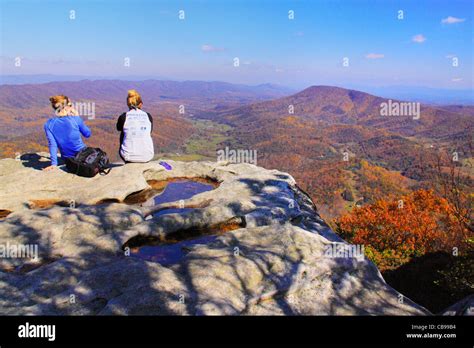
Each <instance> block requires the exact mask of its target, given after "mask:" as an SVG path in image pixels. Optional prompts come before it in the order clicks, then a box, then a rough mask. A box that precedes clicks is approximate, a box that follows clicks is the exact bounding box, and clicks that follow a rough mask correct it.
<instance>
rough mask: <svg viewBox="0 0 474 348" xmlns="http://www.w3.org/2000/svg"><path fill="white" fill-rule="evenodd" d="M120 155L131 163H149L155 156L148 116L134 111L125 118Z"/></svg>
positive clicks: (142, 112)
mask: <svg viewBox="0 0 474 348" xmlns="http://www.w3.org/2000/svg"><path fill="white" fill-rule="evenodd" d="M120 154H121V155H122V157H123V158H124V159H125V160H126V161H129V162H148V161H150V160H152V159H153V156H154V155H155V153H154V150H153V140H152V138H151V122H150V120H149V119H148V114H147V113H146V112H144V111H142V110H140V109H132V110H130V111H129V112H127V114H126V116H125V123H124V125H123V141H122V145H121V146H120Z"/></svg>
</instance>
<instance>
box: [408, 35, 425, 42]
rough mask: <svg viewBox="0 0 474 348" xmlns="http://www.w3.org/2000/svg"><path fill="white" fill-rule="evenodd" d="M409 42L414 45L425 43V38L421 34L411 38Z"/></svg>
mask: <svg viewBox="0 0 474 348" xmlns="http://www.w3.org/2000/svg"><path fill="white" fill-rule="evenodd" d="M411 41H413V42H416V43H423V42H425V41H426V37H425V36H424V35H423V34H418V35H415V36H413V37H412V38H411Z"/></svg>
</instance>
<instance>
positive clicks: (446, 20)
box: [441, 16, 466, 24]
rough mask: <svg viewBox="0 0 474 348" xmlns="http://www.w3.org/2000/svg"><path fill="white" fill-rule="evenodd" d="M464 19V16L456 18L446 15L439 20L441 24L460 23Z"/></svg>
mask: <svg viewBox="0 0 474 348" xmlns="http://www.w3.org/2000/svg"><path fill="white" fill-rule="evenodd" d="M465 20H466V19H465V18H457V17H452V16H448V17H446V18H443V19H442V20H441V23H442V24H455V23H462V22H464V21H465Z"/></svg>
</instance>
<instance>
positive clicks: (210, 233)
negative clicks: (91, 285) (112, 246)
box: [125, 178, 242, 266]
mask: <svg viewBox="0 0 474 348" xmlns="http://www.w3.org/2000/svg"><path fill="white" fill-rule="evenodd" d="M147 183H148V185H150V187H151V188H150V189H147V190H144V191H141V192H137V193H134V194H131V195H130V196H128V197H127V198H126V199H125V203H127V204H136V205H139V206H141V207H142V209H143V208H144V209H150V210H153V208H154V207H160V206H161V205H163V204H165V203H166V204H167V205H166V208H164V209H162V210H159V211H155V212H153V213H152V216H153V218H156V217H158V216H161V215H167V214H185V213H188V212H191V211H193V210H195V209H199V208H201V207H204V206H206V204H208V201H209V200H208V201H206V202H203V204H202V205H200V206H199V205H198V206H193V207H190V206H189V207H181V206H180V201H181V200H183V201H184V200H186V199H189V198H191V197H193V196H195V195H197V194H199V193H203V192H207V191H211V190H214V189H215V188H216V187H217V186H219V184H218V182H216V181H213V180H212V179H208V178H171V179H167V180H161V181H158V180H149V181H147ZM172 202H176V204H172ZM168 203H171V204H170V205H168ZM241 226H242V224H241V220H240V219H238V220H235V219H230V220H229V221H227V222H225V223H221V224H216V225H214V226H208V227H196V228H190V229H187V230H181V231H177V232H174V233H172V234H170V235H169V236H168V237H166V238H165V239H164V240H158V239H153V238H146V237H145V238H136V239H133V238H132V240H130V241H129V242H128V243H127V244H128V246H130V248H131V256H132V257H137V258H140V259H144V260H147V261H152V262H158V263H160V264H162V265H164V266H168V265H172V264H175V263H178V262H179V261H180V260H181V259H182V258H183V257H184V256H185V255H186V254H187V253H188V252H189V250H190V248H191V247H193V246H195V245H198V244H208V243H211V242H213V241H214V240H215V239H216V238H217V237H218V235H220V234H222V233H224V232H226V231H228V230H232V229H237V228H240V227H241Z"/></svg>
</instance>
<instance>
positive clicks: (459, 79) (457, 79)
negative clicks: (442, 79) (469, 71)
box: [451, 77, 462, 82]
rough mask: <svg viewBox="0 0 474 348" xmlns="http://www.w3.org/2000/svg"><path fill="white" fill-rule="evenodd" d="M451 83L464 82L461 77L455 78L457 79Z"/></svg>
mask: <svg viewBox="0 0 474 348" xmlns="http://www.w3.org/2000/svg"><path fill="white" fill-rule="evenodd" d="M451 81H453V82H461V81H462V78H461V77H455V78H453V79H451Z"/></svg>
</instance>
